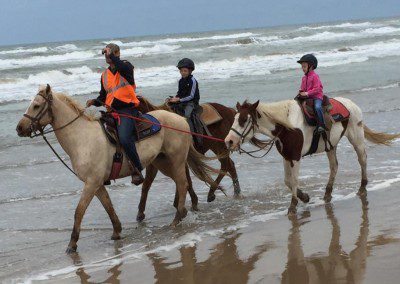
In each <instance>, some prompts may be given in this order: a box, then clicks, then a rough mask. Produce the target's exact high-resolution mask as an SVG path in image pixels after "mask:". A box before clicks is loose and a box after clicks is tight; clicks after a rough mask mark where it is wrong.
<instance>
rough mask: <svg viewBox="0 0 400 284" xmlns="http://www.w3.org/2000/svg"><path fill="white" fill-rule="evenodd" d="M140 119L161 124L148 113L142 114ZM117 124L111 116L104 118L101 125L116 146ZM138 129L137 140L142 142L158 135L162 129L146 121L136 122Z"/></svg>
mask: <svg viewBox="0 0 400 284" xmlns="http://www.w3.org/2000/svg"><path fill="white" fill-rule="evenodd" d="M139 118H141V119H145V120H147V121H150V122H154V123H156V124H160V122H159V121H158V120H157V119H156V118H155V117H154V116H152V115H150V114H147V113H146V114H141V115H140V116H139ZM116 123H117V122H116V121H115V120H114V118H112V117H111V116H103V117H102V118H101V119H100V125H101V126H102V128H103V130H104V132H105V133H106V136H107V138H108V140H109V141H110V142H111V143H112V144H114V145H115V144H116V142H117V139H118V138H117V132H116ZM136 129H137V133H134V134H135V136H136V137H137V140H138V141H140V140H143V139H145V138H147V137H150V136H152V135H154V134H156V133H158V132H159V131H160V129H161V126H159V125H155V124H151V123H147V122H145V121H136ZM138 136H139V137H138Z"/></svg>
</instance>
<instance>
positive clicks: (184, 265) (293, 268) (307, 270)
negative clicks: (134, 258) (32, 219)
mask: <svg viewBox="0 0 400 284" xmlns="http://www.w3.org/2000/svg"><path fill="white" fill-rule="evenodd" d="M360 199H361V205H362V206H361V210H360V212H361V218H360V220H361V221H360V223H359V224H357V223H354V225H353V226H355V227H357V226H359V231H358V237H357V239H356V241H355V243H354V246H355V248H354V249H353V250H351V251H350V252H346V251H344V249H343V247H342V243H345V241H343V240H346V239H347V240H348V239H349V237H350V239H351V236H343V240H341V228H340V226H339V222H338V220H337V218H336V216H335V211H334V208H333V207H332V205H331V204H326V205H325V214H326V217H327V220H328V221H329V223H330V226H329V227H330V229H331V236H330V243H329V249H328V251H327V252H326V253H325V252H318V253H317V254H312V255H309V256H306V255H307V252H305V251H304V247H303V244H302V239H301V233H300V231H301V228H302V226H303V225H305V224H306V223H308V222H313V221H314V220H313V219H312V218H310V215H311V214H310V212H309V211H304V212H303V213H302V214H300V215H298V216H294V217H291V218H290V222H291V228H290V230H289V232H288V239H287V243H286V241H285V240H284V239H282V238H280V237H279V236H282V235H281V233H278V235H277V236H278V238H276V239H269V241H268V242H267V241H264V242H263V244H262V245H260V246H257V247H255V250H254V253H252V254H251V255H250V256H249V257H248V258H246V259H245V260H243V259H241V258H240V257H239V242H238V239H239V237H242V238H244V239H247V240H252V239H251V238H252V236H251V235H248V233H246V232H240V233H231V234H225V235H223V236H222V241H221V242H220V243H217V244H215V245H214V246H213V247H212V249H211V250H207V251H201V252H203V253H204V252H206V253H209V254H208V255H207V259H206V260H204V261H198V259H197V256H198V255H199V253H201V252H199V251H197V250H200V247H199V246H198V245H195V246H185V247H180V248H179V249H178V252H179V256H178V260H176V259H173V258H171V256H170V254H169V253H167V255H168V256H162V255H161V254H158V253H151V254H148V255H147V257H148V260H149V262H148V263H147V261H145V260H143V262H142V263H147V264H145V266H144V267H146V265H150V266H152V267H153V269H151V268H147V269H146V270H145V271H137V269H138V268H137V266H136V265H135V264H134V263H129V262H128V263H124V264H123V263H122V261H121V263H119V264H118V265H115V266H113V267H112V268H110V269H108V270H107V275H106V276H103V277H104V278H105V279H104V280H102V279H100V281H99V282H93V280H92V281H90V278H91V276H90V275H89V274H90V273H91V272H90V271H85V268H84V266H81V265H82V260H81V259H80V257H79V255H78V254H75V256H74V257H73V263H74V264H75V265H79V266H81V267H80V268H79V269H78V270H77V271H76V275H77V276H79V278H80V280H81V282H82V283H120V277H121V272H124V273H126V275H125V276H127V275H129V276H131V277H133V278H132V279H135V275H136V274H138V275H140V274H146V275H148V276H149V277H148V278H146V279H147V280H149V279H151V282H154V283H174V284H175V283H202V284H203V283H204V284H207V283H229V284H236V283H248V282H249V279H253V278H250V276H256V277H255V278H254V279H258V280H259V281H260V282H257V283H269V282H268V281H267V279H269V280H272V279H275V280H276V281H281V282H282V283H296V284H301V283H362V282H363V280H364V278H365V275H366V267H367V266H366V262H367V257H368V256H369V255H370V252H371V251H372V250H373V249H374V247H376V246H382V245H386V244H389V243H395V242H399V239H397V238H392V237H390V236H388V235H387V234H379V235H375V236H374V237H373V238H372V240H369V241H368V238H369V231H370V222H369V218H368V201H367V199H366V197H362V198H360ZM357 211H358V209H357ZM282 221H283V220H282ZM311 224H312V223H310V225H311ZM312 228H314V229H318V230H329V229H328V228H326V227H325V226H322V227H320V226H318V225H313V226H312ZM344 230H345V231H346V232H348V230H347V229H346V227H345V228H344ZM283 232H286V231H285V230H284V231H283ZM249 238H250V239H249ZM220 240H221V239H220ZM304 241H307V242H309V243H308V244H312V242H313V240H312V239H308V240H304ZM327 242H329V239H327ZM271 243H272V244H273V245H271ZM121 245H122V244H121V243H117V244H116V246H115V255H121V250H120V246H121ZM347 245H348V244H346V246H347ZM286 246H287V250H288V253H287V261H286V267H284V268H282V270H283V272H282V273H281V272H280V271H282V270H279V272H278V275H280V276H281V277H279V276H278V275H276V274H274V272H270V271H269V266H268V265H267V266H265V260H266V259H268V258H269V257H270V255H269V254H268V253H266V254H264V253H265V252H267V251H270V252H271V253H272V254H271V255H274V254H275V253H278V255H282V256H283V259H282V260H283V261H282V262H284V261H285V259H286V257H285V254H286V252H285V251H286V249H285V247H286ZM252 248H253V247H240V251H242V250H243V249H248V250H250V249H252ZM273 250H274V252H273ZM279 251H281V252H282V254H280V253H279ZM196 253H197V255H196ZM263 258H264V259H263ZM261 260H263V261H264V262H263V261H261ZM270 261H277V259H275V258H274V257H272V259H271V260H270ZM257 262H259V264H263V263H264V264H263V265H262V266H263V267H265V269H263V270H262V272H261V271H260V267H261V266H258V268H257V270H258V272H257V271H256V269H255V267H256V263H257ZM282 262H280V263H281V264H283V263H282ZM136 264H137V263H136ZM132 265H133V266H132ZM141 267H143V266H141ZM86 270H88V269H86ZM139 270H140V269H139ZM103 271H105V270H103ZM95 273H96V272H95V271H93V275H95ZM252 273H253V274H255V275H253V274H252ZM260 274H262V275H260ZM271 275H274V276H275V275H276V276H278V277H272V278H271V277H270V276H271ZM97 277H99V275H97ZM264 277H266V278H264ZM268 277H269V278H268ZM128 279H130V278H128ZM263 280H264V281H266V282H263Z"/></svg>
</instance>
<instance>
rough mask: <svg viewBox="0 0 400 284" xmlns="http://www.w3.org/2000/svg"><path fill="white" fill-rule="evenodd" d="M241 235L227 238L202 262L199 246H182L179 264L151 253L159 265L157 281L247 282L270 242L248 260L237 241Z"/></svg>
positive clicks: (154, 261) (156, 266)
mask: <svg viewBox="0 0 400 284" xmlns="http://www.w3.org/2000/svg"><path fill="white" fill-rule="evenodd" d="M240 235H241V234H235V235H233V236H231V237H228V238H226V239H224V241H223V242H221V243H219V244H217V245H216V246H215V247H214V249H213V252H212V253H211V254H210V257H209V258H208V259H207V260H205V261H202V262H197V260H196V246H193V247H182V248H180V249H179V252H180V255H181V265H179V267H176V265H175V264H176V263H167V262H166V261H165V259H163V258H162V257H160V256H158V255H157V254H151V255H149V258H150V259H151V261H152V263H153V266H154V269H155V277H154V278H155V279H156V281H155V283H205V284H206V283H247V282H248V278H249V274H250V272H251V271H252V270H253V269H254V265H255V263H256V262H257V261H258V260H259V259H260V256H261V255H262V254H263V253H264V252H265V251H266V250H267V249H268V247H269V246H268V245H267V244H263V245H261V246H259V247H257V251H256V253H254V254H253V255H251V256H250V257H249V258H248V259H247V260H241V259H240V258H239V254H238V249H237V244H236V240H237V239H238V238H239V236H240Z"/></svg>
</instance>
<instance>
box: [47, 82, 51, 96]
mask: <svg viewBox="0 0 400 284" xmlns="http://www.w3.org/2000/svg"><path fill="white" fill-rule="evenodd" d="M50 93H51V88H50V85H49V84H47V86H46V95H48V94H50Z"/></svg>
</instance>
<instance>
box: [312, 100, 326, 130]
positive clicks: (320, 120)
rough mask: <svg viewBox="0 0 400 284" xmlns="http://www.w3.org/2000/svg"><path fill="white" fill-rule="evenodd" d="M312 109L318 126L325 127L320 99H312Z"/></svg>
mask: <svg viewBox="0 0 400 284" xmlns="http://www.w3.org/2000/svg"><path fill="white" fill-rule="evenodd" d="M314 109H315V112H316V113H317V117H318V126H323V127H325V120H324V113H323V111H322V100H319V99H314Z"/></svg>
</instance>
